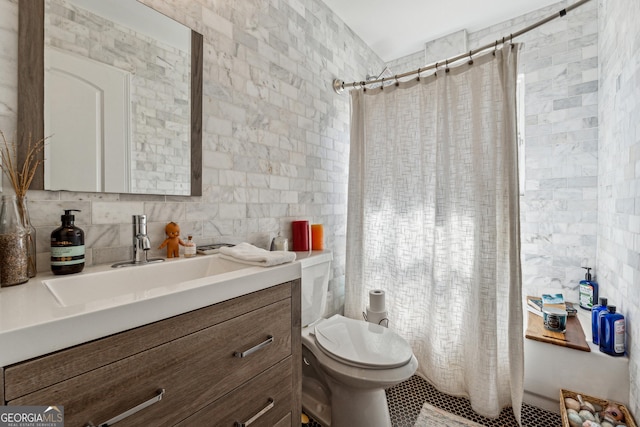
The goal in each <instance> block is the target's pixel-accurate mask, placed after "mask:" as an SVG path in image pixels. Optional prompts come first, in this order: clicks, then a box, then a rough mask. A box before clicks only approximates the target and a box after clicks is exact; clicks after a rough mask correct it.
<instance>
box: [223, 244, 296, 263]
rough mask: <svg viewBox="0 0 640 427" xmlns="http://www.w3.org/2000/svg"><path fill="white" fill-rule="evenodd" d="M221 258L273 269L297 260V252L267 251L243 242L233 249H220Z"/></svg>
mask: <svg viewBox="0 0 640 427" xmlns="http://www.w3.org/2000/svg"><path fill="white" fill-rule="evenodd" d="M220 258H224V259H228V260H231V261H236V262H241V263H243V264H251V265H259V266H262V267H271V266H272V265H278V264H285V263H287V262H293V261H295V260H296V253H295V252H288V251H267V250H264V249H262V248H259V247H257V246H253V245H252V244H249V243H246V242H243V243H240V244H239V245H236V246H233V247H222V248H220Z"/></svg>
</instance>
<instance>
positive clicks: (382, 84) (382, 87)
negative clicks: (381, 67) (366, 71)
mask: <svg viewBox="0 0 640 427" xmlns="http://www.w3.org/2000/svg"><path fill="white" fill-rule="evenodd" d="M380 90H384V77H383V78H382V82H381V83H380Z"/></svg>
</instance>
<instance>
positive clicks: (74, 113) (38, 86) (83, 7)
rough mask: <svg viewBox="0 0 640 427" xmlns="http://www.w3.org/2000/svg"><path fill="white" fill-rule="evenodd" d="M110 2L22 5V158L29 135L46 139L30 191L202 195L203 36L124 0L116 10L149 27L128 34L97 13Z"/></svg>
mask: <svg viewBox="0 0 640 427" xmlns="http://www.w3.org/2000/svg"><path fill="white" fill-rule="evenodd" d="M112 5H113V2H105V1H102V0H46V1H42V0H27V1H21V2H20V8H19V30H18V32H19V37H18V43H19V55H18V70H19V72H18V93H20V97H19V99H18V141H19V144H18V156H19V160H22V159H24V157H25V156H26V148H27V147H26V145H27V141H28V139H29V138H31V139H36V140H37V139H40V138H42V137H43V136H45V135H46V136H50V138H49V139H48V141H47V144H46V153H40V156H41V157H40V159H41V160H42V161H43V165H44V167H43V168H40V169H39V171H38V174H37V176H36V177H35V178H34V180H33V182H32V185H31V188H32V189H38V190H42V189H45V190H68V191H82V192H109V193H132V194H163V195H186V196H189V195H191V196H199V195H201V194H202V35H200V34H198V33H196V32H194V31H192V30H190V29H188V28H187V27H185V26H183V25H182V24H178V23H176V22H175V21H173V20H170V19H169V18H167V17H166V16H165V15H162V14H160V13H159V12H157V11H155V10H153V9H151V8H149V7H147V6H145V5H143V4H141V3H139V2H138V1H136V0H121V1H119V2H118V7H117V8H115V9H118V10H119V11H120V12H122V11H123V10H124V11H125V13H124V16H125V18H126V17H128V18H131V19H130V21H131V22H135V23H146V24H147V28H139V27H138V28H136V29H133V28H131V27H132V26H133V24H131V22H125V21H123V20H122V18H117V17H114V16H113V14H112V12H113V10H111V11H110V10H109V8H106V9H105V10H99V9H100V8H102V9H104V7H105V6H112ZM125 5H126V6H125ZM95 7H98V8H99V9H95ZM112 9H113V8H112ZM174 27H177V30H175V31H178V32H174V30H173V29H172V28H174ZM154 30H156V33H155V34H154ZM180 34H182V35H180ZM178 40H182V41H183V42H184V43H182V44H178V43H177V41H178ZM185 45H186V46H185ZM79 70H81V71H79ZM52 71H53V72H52ZM79 73H80V74H79ZM82 73H84V74H82ZM96 76H98V79H97V81H93V80H94V78H95V77H96ZM104 76H107V77H104ZM111 88H115V90H111ZM107 89H109V90H107ZM112 93H115V94H116V96H113V95H112ZM60 106H64V107H63V108H62V109H60V108H59V107H60ZM67 113H70V114H67ZM61 135H62V136H64V137H60V136H61ZM127 139H128V143H127V141H126V140H127ZM113 142H115V143H116V145H109V144H111V143H113ZM78 143H79V144H78ZM74 144H78V145H74ZM65 147H67V148H65ZM64 149H66V151H61V150H64ZM94 166H95V167H94ZM113 171H115V174H112V175H110V172H113ZM58 172H68V174H67V175H68V176H66V177H64V175H65V174H62V175H63V177H62V179H63V180H62V181H60V180H59V179H60V178H59V177H58V176H57V175H60V174H59V173H58Z"/></svg>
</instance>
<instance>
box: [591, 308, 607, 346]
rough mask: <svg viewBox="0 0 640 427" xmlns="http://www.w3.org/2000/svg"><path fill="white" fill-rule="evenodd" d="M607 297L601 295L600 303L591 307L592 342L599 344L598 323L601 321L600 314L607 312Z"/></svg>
mask: <svg viewBox="0 0 640 427" xmlns="http://www.w3.org/2000/svg"><path fill="white" fill-rule="evenodd" d="M607 302H608V301H607V299H606V298H604V297H600V303H599V304H598V305H594V306H593V307H592V308H591V342H593V343H594V344H598V342H599V341H598V334H599V331H598V325H599V324H600V323H599V319H598V317H599V316H598V315H599V314H600V313H602V314H606V313H607Z"/></svg>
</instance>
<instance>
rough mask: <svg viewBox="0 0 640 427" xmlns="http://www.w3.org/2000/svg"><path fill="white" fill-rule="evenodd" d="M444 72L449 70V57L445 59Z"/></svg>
mask: <svg viewBox="0 0 640 427" xmlns="http://www.w3.org/2000/svg"><path fill="white" fill-rule="evenodd" d="M444 72H445V73H448V72H449V60H448V59H445V60H444Z"/></svg>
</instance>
